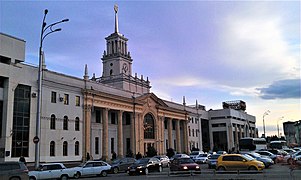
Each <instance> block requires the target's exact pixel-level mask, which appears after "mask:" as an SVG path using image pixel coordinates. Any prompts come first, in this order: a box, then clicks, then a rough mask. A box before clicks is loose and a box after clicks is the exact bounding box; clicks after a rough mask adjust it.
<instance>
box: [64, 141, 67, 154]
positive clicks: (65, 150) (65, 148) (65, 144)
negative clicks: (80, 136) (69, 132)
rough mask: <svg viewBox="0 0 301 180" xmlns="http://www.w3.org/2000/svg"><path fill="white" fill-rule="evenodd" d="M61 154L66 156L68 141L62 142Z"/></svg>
mask: <svg viewBox="0 0 301 180" xmlns="http://www.w3.org/2000/svg"><path fill="white" fill-rule="evenodd" d="M63 156H68V143H67V141H64V142H63Z"/></svg>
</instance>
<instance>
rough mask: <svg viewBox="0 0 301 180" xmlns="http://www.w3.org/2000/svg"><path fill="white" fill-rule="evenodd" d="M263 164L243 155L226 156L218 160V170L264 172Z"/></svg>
mask: <svg viewBox="0 0 301 180" xmlns="http://www.w3.org/2000/svg"><path fill="white" fill-rule="evenodd" d="M263 169H264V164H263V162H260V161H257V160H256V159H254V158H252V157H250V156H245V155H243V154H224V155H221V156H220V157H218V159H217V170H219V171H225V170H257V171H260V170H263Z"/></svg>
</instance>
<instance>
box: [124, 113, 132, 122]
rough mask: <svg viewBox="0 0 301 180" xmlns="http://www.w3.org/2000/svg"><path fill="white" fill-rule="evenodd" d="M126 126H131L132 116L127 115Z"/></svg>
mask: <svg viewBox="0 0 301 180" xmlns="http://www.w3.org/2000/svg"><path fill="white" fill-rule="evenodd" d="M125 124H126V125H130V124H131V114H129V113H126V114H125Z"/></svg>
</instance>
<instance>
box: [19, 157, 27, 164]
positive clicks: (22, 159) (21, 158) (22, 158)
mask: <svg viewBox="0 0 301 180" xmlns="http://www.w3.org/2000/svg"><path fill="white" fill-rule="evenodd" d="M19 161H20V162H22V163H24V164H25V165H26V160H25V158H24V156H20V158H19Z"/></svg>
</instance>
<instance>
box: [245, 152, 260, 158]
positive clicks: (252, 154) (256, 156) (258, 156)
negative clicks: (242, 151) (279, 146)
mask: <svg viewBox="0 0 301 180" xmlns="http://www.w3.org/2000/svg"><path fill="white" fill-rule="evenodd" d="M248 155H250V156H252V157H254V158H260V157H261V156H260V154H258V153H250V154H248Z"/></svg>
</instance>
